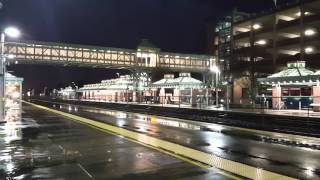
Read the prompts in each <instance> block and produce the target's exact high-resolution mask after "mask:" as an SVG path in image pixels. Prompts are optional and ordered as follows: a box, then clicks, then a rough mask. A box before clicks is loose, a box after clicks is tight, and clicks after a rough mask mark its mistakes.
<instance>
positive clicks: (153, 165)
mask: <svg viewBox="0 0 320 180" xmlns="http://www.w3.org/2000/svg"><path fill="white" fill-rule="evenodd" d="M58 108H60V107H59V106H58ZM24 110H25V112H24V113H23V114H22V117H23V118H22V119H12V121H9V122H7V123H4V124H1V125H0V179H5V178H9V177H12V178H14V179H227V178H226V177H224V176H222V175H220V174H218V173H217V171H214V170H212V171H211V170H210V171H209V170H204V169H200V168H199V167H195V166H193V165H191V164H187V163H185V162H183V161H181V160H178V159H175V158H173V157H171V156H168V155H166V154H163V153H160V152H158V151H156V150H152V149H149V148H146V147H143V146H141V145H139V144H136V143H133V142H130V141H128V140H125V139H123V138H121V137H118V136H114V135H110V134H106V133H104V132H101V131H99V130H96V129H93V128H90V127H87V126H84V125H80V124H77V123H75V122H72V121H70V120H67V119H64V118H62V117H59V116H56V115H53V114H48V113H46V112H43V111H40V110H36V109H34V108H32V107H30V106H25V107H24ZM68 110H69V108H68ZM75 110H76V109H75V108H72V111H75ZM122 118H123V117H122Z"/></svg>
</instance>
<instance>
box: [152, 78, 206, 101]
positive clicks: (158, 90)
mask: <svg viewBox="0 0 320 180" xmlns="http://www.w3.org/2000/svg"><path fill="white" fill-rule="evenodd" d="M149 92H151V93H150V94H151V96H153V97H154V98H153V99H154V100H155V102H158V103H161V104H189V105H190V104H192V105H194V104H196V102H197V97H203V96H205V97H207V96H208V90H207V89H206V86H205V84H204V83H203V82H202V81H199V80H197V79H195V78H192V77H191V74H190V73H179V77H177V78H175V77H174V74H165V75H164V78H163V79H161V80H159V81H156V82H154V83H152V84H151V85H150V86H149Z"/></svg>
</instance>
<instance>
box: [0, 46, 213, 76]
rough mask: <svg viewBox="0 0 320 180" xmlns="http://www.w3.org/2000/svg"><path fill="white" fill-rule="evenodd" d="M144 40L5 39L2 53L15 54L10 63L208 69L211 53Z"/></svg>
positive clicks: (205, 70) (211, 62)
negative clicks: (167, 48) (133, 43)
mask: <svg viewBox="0 0 320 180" xmlns="http://www.w3.org/2000/svg"><path fill="white" fill-rule="evenodd" d="M150 44H151V43H149V42H148V41H146V40H143V41H142V43H141V44H140V45H139V46H138V48H137V49H120V48H110V47H99V46H86V45H78V44H64V43H52V42H39V41H19V42H6V45H5V54H8V55H10V56H11V57H14V58H12V59H9V58H8V59H7V61H8V62H9V63H18V64H47V65H63V66H80V67H92V68H117V69H129V70H138V71H140V70H141V71H146V70H147V71H149V70H153V69H156V68H158V69H164V70H167V71H179V72H199V73H205V72H208V71H209V68H210V66H212V65H214V64H215V63H216V62H215V59H214V57H213V56H208V55H196V54H181V53H169V52H161V51H160V49H158V48H156V47H154V46H153V45H150Z"/></svg>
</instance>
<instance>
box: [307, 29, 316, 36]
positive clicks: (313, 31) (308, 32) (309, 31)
mask: <svg viewBox="0 0 320 180" xmlns="http://www.w3.org/2000/svg"><path fill="white" fill-rule="evenodd" d="M315 33H316V31H315V30H313V29H307V30H305V31H304V34H305V35H306V36H312V35H314V34H315Z"/></svg>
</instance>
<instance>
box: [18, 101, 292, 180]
mask: <svg viewBox="0 0 320 180" xmlns="http://www.w3.org/2000/svg"><path fill="white" fill-rule="evenodd" d="M24 102H25V101H24ZM25 103H26V104H29V105H33V106H35V107H37V108H40V109H43V110H46V111H49V112H52V113H56V114H59V115H62V116H65V117H68V118H70V119H74V120H76V121H78V122H81V123H82V124H86V125H90V126H91V127H97V128H98V129H104V130H106V131H111V132H113V133H115V134H117V135H121V136H123V137H126V138H128V139H132V140H134V141H137V142H140V143H141V144H143V145H144V144H146V145H148V146H150V147H158V149H159V148H161V149H163V150H164V151H169V152H172V153H174V154H176V155H181V156H183V157H187V158H189V159H192V160H194V161H196V162H200V163H203V164H206V165H209V166H212V167H214V168H217V169H221V170H223V171H226V172H230V173H233V174H235V175H239V176H242V177H246V178H249V179H259V180H260V179H261V180H280V179H281V180H287V179H288V180H291V179H295V178H291V177H288V176H285V175H281V174H277V173H273V172H270V171H267V170H264V169H261V168H256V167H253V166H249V165H246V164H242V163H238V162H235V161H231V160H227V159H223V158H221V157H218V156H215V155H213V154H209V153H205V152H202V151H198V150H195V149H192V148H189V147H185V146H181V145H178V144H175V143H172V142H168V141H164V140H161V139H158V138H154V137H150V136H148V135H145V134H142V133H137V132H133V131H130V130H126V129H123V128H119V127H115V126H112V125H108V124H105V123H101V122H97V121H94V120H91V119H87V118H83V117H80V116H77V115H73V114H69V113H65V112H62V111H58V110H55V109H51V108H48V107H44V106H41V105H37V104H34V103H30V102H25ZM189 161H190V160H189ZM193 164H194V162H193Z"/></svg>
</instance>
